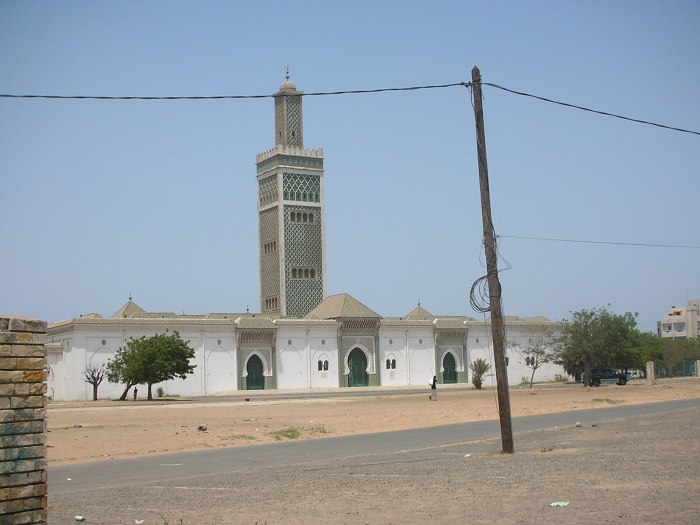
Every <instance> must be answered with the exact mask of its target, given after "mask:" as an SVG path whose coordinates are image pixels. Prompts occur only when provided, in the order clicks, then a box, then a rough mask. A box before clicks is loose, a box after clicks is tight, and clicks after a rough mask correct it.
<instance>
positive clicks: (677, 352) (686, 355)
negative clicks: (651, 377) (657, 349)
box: [657, 338, 700, 376]
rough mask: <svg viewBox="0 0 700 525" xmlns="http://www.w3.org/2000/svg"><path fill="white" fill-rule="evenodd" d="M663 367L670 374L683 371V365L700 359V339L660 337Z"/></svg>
mask: <svg viewBox="0 0 700 525" xmlns="http://www.w3.org/2000/svg"><path fill="white" fill-rule="evenodd" d="M660 343H661V345H660V346H661V356H660V359H657V361H660V362H659V365H660V367H659V368H661V369H665V371H666V373H667V374H668V375H669V376H672V375H674V374H675V375H678V374H682V373H683V365H684V364H686V363H691V362H693V361H697V360H699V359H700V339H665V338H664V339H660Z"/></svg>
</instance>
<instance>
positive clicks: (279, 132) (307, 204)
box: [256, 70, 326, 318]
mask: <svg viewBox="0 0 700 525" xmlns="http://www.w3.org/2000/svg"><path fill="white" fill-rule="evenodd" d="M274 97H275V147H274V148H273V149H271V150H269V151H266V152H264V153H260V154H258V156H257V159H256V166H257V177H258V237H259V251H260V311H261V312H262V313H265V314H269V315H272V316H287V317H295V318H303V317H305V316H306V314H308V313H309V312H310V311H311V310H313V309H314V308H315V307H316V306H318V304H319V303H320V302H321V301H323V299H324V298H325V297H326V235H325V213H324V199H323V150H322V149H317V150H308V149H304V125H303V118H302V99H303V97H302V92H300V91H297V88H296V86H295V85H294V83H292V82H290V80H289V70H287V77H286V81H285V82H284V83H282V85H281V86H280V90H279V91H278V92H277V93H275V95H274Z"/></svg>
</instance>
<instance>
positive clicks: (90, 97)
mask: <svg viewBox="0 0 700 525" xmlns="http://www.w3.org/2000/svg"><path fill="white" fill-rule="evenodd" d="M455 86H467V84H465V83H464V82H457V83H454V84H437V85H432V86H410V87H402V88H379V89H353V90H348V91H325V92H318V93H303V92H299V93H298V94H296V93H295V96H302V97H318V96H327V95H356V94H365V93H383V92H389V91H419V90H422V89H440V88H448V87H455ZM274 97H275V95H212V96H182V97H179V96H174V97H143V96H133V97H129V96H118V97H117V96H115V97H110V96H100V95H8V94H0V98H46V99H61V100H226V99H229V100H241V99H256V98H274Z"/></svg>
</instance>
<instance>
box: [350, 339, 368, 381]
mask: <svg viewBox="0 0 700 525" xmlns="http://www.w3.org/2000/svg"><path fill="white" fill-rule="evenodd" d="M348 368H349V369H350V374H349V375H348V386H367V385H368V384H369V381H368V377H367V358H366V357H365V353H364V352H363V351H362V350H360V349H359V348H355V349H353V351H352V352H350V355H349V356H348Z"/></svg>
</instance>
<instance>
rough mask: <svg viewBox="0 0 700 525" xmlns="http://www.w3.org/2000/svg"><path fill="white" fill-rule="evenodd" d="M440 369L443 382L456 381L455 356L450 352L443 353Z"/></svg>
mask: <svg viewBox="0 0 700 525" xmlns="http://www.w3.org/2000/svg"><path fill="white" fill-rule="evenodd" d="M442 370H443V371H442V382H443V383H456V382H457V367H456V366H455V358H454V356H453V355H452V354H451V353H450V352H447V353H446V354H445V358H444V359H443V360H442Z"/></svg>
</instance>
